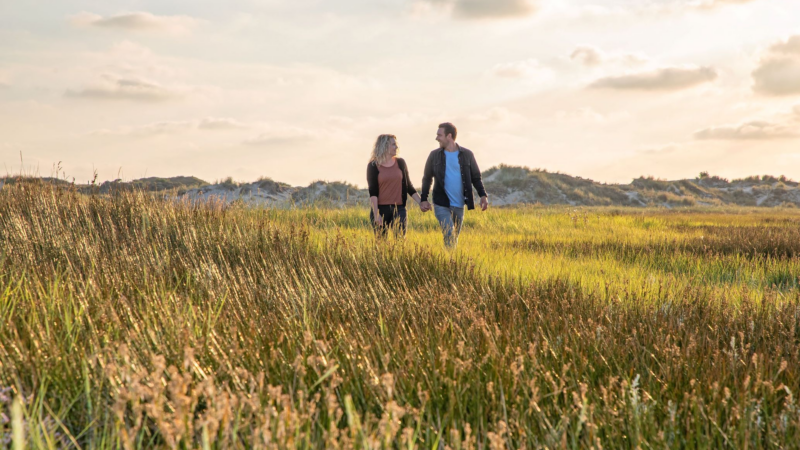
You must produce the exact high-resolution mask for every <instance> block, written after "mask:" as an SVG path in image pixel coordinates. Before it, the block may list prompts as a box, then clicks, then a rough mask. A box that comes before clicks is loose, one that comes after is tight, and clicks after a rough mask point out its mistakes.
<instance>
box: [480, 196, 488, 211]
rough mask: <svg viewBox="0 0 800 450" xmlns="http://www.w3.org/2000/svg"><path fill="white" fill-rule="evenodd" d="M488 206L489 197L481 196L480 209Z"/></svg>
mask: <svg viewBox="0 0 800 450" xmlns="http://www.w3.org/2000/svg"><path fill="white" fill-rule="evenodd" d="M488 207H489V197H486V196H483V197H481V211H486V208H488Z"/></svg>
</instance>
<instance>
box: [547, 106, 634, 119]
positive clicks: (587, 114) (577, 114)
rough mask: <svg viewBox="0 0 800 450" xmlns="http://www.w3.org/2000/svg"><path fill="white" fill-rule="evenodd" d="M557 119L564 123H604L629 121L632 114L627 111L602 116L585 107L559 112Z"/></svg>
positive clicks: (556, 115)
mask: <svg viewBox="0 0 800 450" xmlns="http://www.w3.org/2000/svg"><path fill="white" fill-rule="evenodd" d="M555 117H556V119H558V120H562V121H583V122H594V123H604V122H608V121H612V120H624V119H629V118H630V117H631V114H630V113H629V112H627V111H622V112H619V113H612V114H602V113H599V112H597V111H595V110H594V109H592V108H590V107H583V108H578V109H575V110H570V111H565V110H559V111H557V112H556V114H555Z"/></svg>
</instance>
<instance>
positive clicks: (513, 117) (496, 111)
mask: <svg viewBox="0 0 800 450" xmlns="http://www.w3.org/2000/svg"><path fill="white" fill-rule="evenodd" d="M467 119H468V120H470V121H473V122H487V123H494V124H509V123H517V124H520V123H525V122H527V121H528V119H527V118H526V117H525V116H523V115H521V114H518V113H515V112H513V111H511V110H509V109H508V108H504V107H502V106H495V107H492V108H489V110H488V111H486V112H485V113H479V114H472V115H470V116H468V117H467Z"/></svg>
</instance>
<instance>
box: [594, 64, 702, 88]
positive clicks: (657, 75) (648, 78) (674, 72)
mask: <svg viewBox="0 0 800 450" xmlns="http://www.w3.org/2000/svg"><path fill="white" fill-rule="evenodd" d="M716 78H717V72H716V71H715V70H714V69H713V68H711V67H665V68H661V69H656V70H652V71H648V72H639V73H634V74H628V75H618V76H611V77H605V78H600V79H598V80H596V81H595V82H593V83H592V84H590V85H589V87H591V88H603V89H618V90H642V91H677V90H680V89H687V88H691V87H694V86H697V85H699V84H703V83H708V82H711V81H714V80H715V79H716Z"/></svg>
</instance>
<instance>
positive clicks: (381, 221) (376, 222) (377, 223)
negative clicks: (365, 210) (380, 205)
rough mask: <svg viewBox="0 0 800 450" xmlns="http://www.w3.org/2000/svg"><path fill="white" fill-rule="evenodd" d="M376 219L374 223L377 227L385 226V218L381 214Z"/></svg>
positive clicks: (376, 215)
mask: <svg viewBox="0 0 800 450" xmlns="http://www.w3.org/2000/svg"><path fill="white" fill-rule="evenodd" d="M374 217H375V218H374V219H373V222H375V226H376V227H380V226H383V217H381V215H380V214H375V215H374Z"/></svg>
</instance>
